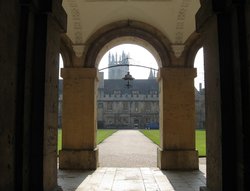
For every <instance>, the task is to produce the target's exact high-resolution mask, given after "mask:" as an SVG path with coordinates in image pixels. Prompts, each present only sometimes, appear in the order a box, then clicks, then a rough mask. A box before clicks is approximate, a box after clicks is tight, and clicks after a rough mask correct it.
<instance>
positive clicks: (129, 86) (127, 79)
mask: <svg viewBox="0 0 250 191" xmlns="http://www.w3.org/2000/svg"><path fill="white" fill-rule="evenodd" d="M122 79H123V80H125V81H127V84H126V86H127V88H128V89H129V88H131V87H132V85H131V83H130V81H132V80H134V78H133V77H132V75H131V74H130V73H129V71H128V73H127V74H126V75H125V76H124V77H123V78H122ZM129 125H130V126H132V124H131V100H130V101H129Z"/></svg>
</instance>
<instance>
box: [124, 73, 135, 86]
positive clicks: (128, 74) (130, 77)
mask: <svg viewBox="0 0 250 191" xmlns="http://www.w3.org/2000/svg"><path fill="white" fill-rule="evenodd" d="M122 79H123V80H125V81H127V84H126V86H127V88H128V89H129V88H131V87H132V85H131V84H130V81H132V80H134V78H133V77H132V75H131V74H130V72H128V73H127V74H126V75H125V76H124V77H123V78H122Z"/></svg>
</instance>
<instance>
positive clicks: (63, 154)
mask: <svg viewBox="0 0 250 191" xmlns="http://www.w3.org/2000/svg"><path fill="white" fill-rule="evenodd" d="M97 166H98V149H94V150H61V151H60V153H59V168H60V169H62V170H95V169H96V168H97Z"/></svg>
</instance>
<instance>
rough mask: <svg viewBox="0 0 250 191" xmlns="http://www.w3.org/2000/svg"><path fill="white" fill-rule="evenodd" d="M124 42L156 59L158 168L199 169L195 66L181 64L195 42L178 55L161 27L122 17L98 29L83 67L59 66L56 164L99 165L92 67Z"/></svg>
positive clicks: (63, 166)
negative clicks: (59, 144)
mask: <svg viewBox="0 0 250 191" xmlns="http://www.w3.org/2000/svg"><path fill="white" fill-rule="evenodd" d="M122 41H123V42H125V41H126V42H133V43H137V44H139V45H144V47H145V48H147V49H148V50H149V51H150V52H151V53H152V54H153V55H154V56H155V57H156V59H157V60H158V61H159V66H160V68H161V69H160V72H159V84H160V107H159V108H160V129H161V146H160V147H161V148H160V149H159V150H158V166H159V167H160V168H161V169H179V170H181V169H182V170H183V169H186V170H193V169H198V154H197V151H195V132H194V127H195V107H194V86H193V80H194V77H195V76H196V70H195V69H193V68H192V67H188V66H187V64H186V62H185V61H186V58H187V56H188V55H189V54H188V51H187V50H188V48H189V47H190V46H191V45H192V43H191V42H193V41H189V42H188V43H187V46H186V49H185V50H184V51H180V50H177V52H178V54H177V53H176V52H174V51H173V49H172V48H173V47H171V46H170V43H169V41H168V40H167V38H166V37H165V36H164V35H163V34H161V32H160V31H158V30H157V29H155V28H153V27H152V26H150V25H147V24H145V23H142V22H137V21H120V22H115V23H112V24H110V25H107V26H105V27H103V28H101V29H100V30H98V31H97V32H96V33H94V34H93V35H92V37H91V38H89V40H88V42H87V43H86V47H85V50H84V52H83V54H82V56H81V60H82V64H81V67H80V68H79V67H78V68H65V69H63V70H62V77H63V78H64V93H63V97H64V101H63V127H62V128H63V131H64V132H65V133H63V139H62V140H63V143H62V151H61V152H60V168H62V169H95V168H96V167H97V164H98V150H97V148H96V142H95V136H96V123H97V120H96V108H97V107H96V84H97V69H96V67H97V63H98V59H99V58H100V57H101V55H102V54H103V52H104V50H105V49H106V48H107V47H110V46H114V45H115V44H117V43H118V44H119V43H121V42H122ZM175 48H176V47H175ZM177 49H178V48H177ZM177 55H178V56H177ZM78 64H79V63H78ZM74 111H77V112H74ZM80 135H81V136H80Z"/></svg>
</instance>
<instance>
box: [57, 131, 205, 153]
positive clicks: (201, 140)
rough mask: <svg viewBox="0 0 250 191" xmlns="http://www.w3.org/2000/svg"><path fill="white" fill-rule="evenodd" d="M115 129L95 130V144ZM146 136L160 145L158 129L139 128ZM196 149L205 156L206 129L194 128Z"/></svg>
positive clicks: (59, 134) (59, 142)
mask: <svg viewBox="0 0 250 191" xmlns="http://www.w3.org/2000/svg"><path fill="white" fill-rule="evenodd" d="M116 131H117V130H100V129H99V130H97V144H99V143H101V142H102V141H103V140H104V139H106V138H107V137H109V136H110V135H112V134H113V133H114V132H116ZM140 131H141V132H142V133H143V134H144V135H145V136H146V137H148V138H149V139H150V140H152V141H153V142H154V143H155V144H157V145H160V132H159V130H140ZM195 137H196V149H197V150H198V152H199V156H206V139H205V138H206V131H205V130H196V131H195ZM61 148H62V131H61V129H59V130H58V150H61Z"/></svg>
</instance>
